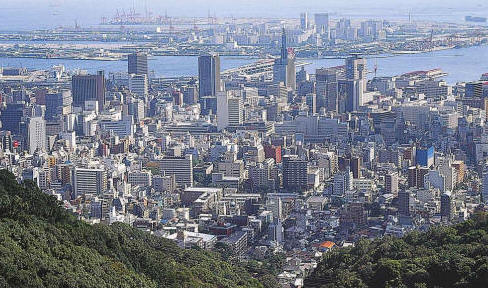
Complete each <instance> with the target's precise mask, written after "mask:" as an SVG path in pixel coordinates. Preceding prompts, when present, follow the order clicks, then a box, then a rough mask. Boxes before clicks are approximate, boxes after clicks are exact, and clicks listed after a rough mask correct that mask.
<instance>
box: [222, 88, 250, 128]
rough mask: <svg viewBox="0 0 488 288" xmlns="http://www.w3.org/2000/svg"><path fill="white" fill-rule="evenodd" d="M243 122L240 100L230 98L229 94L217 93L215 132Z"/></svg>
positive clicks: (238, 98)
mask: <svg viewBox="0 0 488 288" xmlns="http://www.w3.org/2000/svg"><path fill="white" fill-rule="evenodd" d="M243 121H244V116H243V103H242V98H240V97H234V96H231V94H230V92H226V91H224V92H218V93H217V130H219V131H221V130H223V129H225V128H227V127H228V126H238V125H241V124H242V123H243Z"/></svg>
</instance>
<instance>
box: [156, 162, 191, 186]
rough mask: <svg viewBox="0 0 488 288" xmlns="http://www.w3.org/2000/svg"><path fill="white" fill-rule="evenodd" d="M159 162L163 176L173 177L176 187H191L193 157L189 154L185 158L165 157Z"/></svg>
mask: <svg viewBox="0 0 488 288" xmlns="http://www.w3.org/2000/svg"><path fill="white" fill-rule="evenodd" d="M159 162H160V167H161V172H162V173H163V174H164V175H166V176H169V175H174V177H175V181H176V186H178V187H192V186H193V157H192V155H191V154H189V155H186V156H185V157H165V158H162V159H161V160H159Z"/></svg>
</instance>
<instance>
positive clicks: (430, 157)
mask: <svg viewBox="0 0 488 288" xmlns="http://www.w3.org/2000/svg"><path fill="white" fill-rule="evenodd" d="M434 152H435V151H434V146H431V147H428V148H417V150H416V152H415V162H416V164H417V165H419V166H422V167H427V168H430V167H431V166H432V165H434Z"/></svg>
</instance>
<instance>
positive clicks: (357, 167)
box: [350, 157, 361, 179]
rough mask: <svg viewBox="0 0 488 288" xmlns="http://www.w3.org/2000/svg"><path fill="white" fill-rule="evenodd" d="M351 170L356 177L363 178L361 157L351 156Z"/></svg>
mask: <svg viewBox="0 0 488 288" xmlns="http://www.w3.org/2000/svg"><path fill="white" fill-rule="evenodd" d="M350 163H351V164H350V165H351V172H352V175H353V178H354V179H358V178H361V158H359V157H352V158H351V162H350Z"/></svg>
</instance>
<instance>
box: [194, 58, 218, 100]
mask: <svg viewBox="0 0 488 288" xmlns="http://www.w3.org/2000/svg"><path fill="white" fill-rule="evenodd" d="M198 81H199V91H198V92H199V96H200V98H202V97H205V96H215V95H217V92H220V91H222V87H221V85H222V84H221V82H220V56H219V55H218V54H207V55H202V56H200V57H198Z"/></svg>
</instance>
